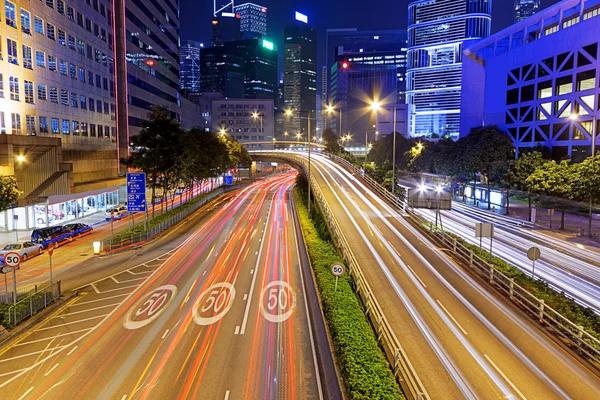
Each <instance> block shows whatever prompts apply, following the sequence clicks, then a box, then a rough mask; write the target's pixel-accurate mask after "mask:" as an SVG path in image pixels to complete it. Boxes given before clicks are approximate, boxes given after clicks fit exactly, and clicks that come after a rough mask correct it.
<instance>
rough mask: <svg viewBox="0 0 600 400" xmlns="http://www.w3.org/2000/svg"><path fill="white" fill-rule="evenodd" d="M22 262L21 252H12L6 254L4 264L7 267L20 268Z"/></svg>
mask: <svg viewBox="0 0 600 400" xmlns="http://www.w3.org/2000/svg"><path fill="white" fill-rule="evenodd" d="M20 264H21V256H20V255H19V253H15V252H14V251H13V252H10V253H6V254H5V255H4V265H6V266H7V267H12V268H16V269H19V265H20Z"/></svg>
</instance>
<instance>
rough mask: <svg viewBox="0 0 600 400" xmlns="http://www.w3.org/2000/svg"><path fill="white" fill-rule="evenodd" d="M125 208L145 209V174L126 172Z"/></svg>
mask: <svg viewBox="0 0 600 400" xmlns="http://www.w3.org/2000/svg"><path fill="white" fill-rule="evenodd" d="M127 210H128V211H129V212H130V213H131V212H140V211H146V174H145V173H144V172H130V173H128V174H127Z"/></svg>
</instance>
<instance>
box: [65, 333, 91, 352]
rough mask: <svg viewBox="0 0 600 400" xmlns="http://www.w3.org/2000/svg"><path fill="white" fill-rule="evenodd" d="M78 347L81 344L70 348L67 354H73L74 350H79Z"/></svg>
mask: <svg viewBox="0 0 600 400" xmlns="http://www.w3.org/2000/svg"><path fill="white" fill-rule="evenodd" d="M90 329H92V328H90ZM86 330H89V329H86ZM78 347H79V346H75V347H73V348H72V349H71V350H69V352H68V353H67V355H68V356H70V355H71V354H73V352H74V351H75V350H77V348H78Z"/></svg>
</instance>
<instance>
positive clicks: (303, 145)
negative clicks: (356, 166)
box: [239, 139, 371, 157]
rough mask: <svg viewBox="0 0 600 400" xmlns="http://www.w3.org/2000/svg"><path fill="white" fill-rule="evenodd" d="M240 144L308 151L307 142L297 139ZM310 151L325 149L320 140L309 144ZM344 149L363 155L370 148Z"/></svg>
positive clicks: (268, 148)
mask: <svg viewBox="0 0 600 400" xmlns="http://www.w3.org/2000/svg"><path fill="white" fill-rule="evenodd" d="M239 142H240V144H241V145H243V146H244V147H246V149H247V150H289V151H308V142H307V141H299V140H277V139H275V140H272V141H268V140H240V141H239ZM310 147H311V151H315V152H320V151H323V150H324V149H325V145H324V144H323V143H322V141H317V142H313V143H311V144H310ZM344 150H345V151H347V152H349V153H350V154H352V155H354V156H355V157H365V156H366V155H367V154H368V153H369V151H370V150H371V149H370V148H367V147H365V146H346V147H344Z"/></svg>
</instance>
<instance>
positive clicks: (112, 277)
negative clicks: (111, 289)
mask: <svg viewBox="0 0 600 400" xmlns="http://www.w3.org/2000/svg"><path fill="white" fill-rule="evenodd" d="M109 278H110V279H112V280H113V282H114V283H117V284H118V283H121V282H119V281H118V280H117V278H115V277H114V276H112V275H111V276H109Z"/></svg>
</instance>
